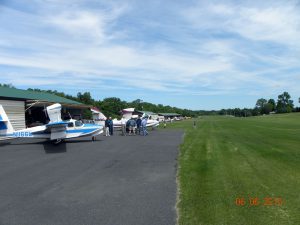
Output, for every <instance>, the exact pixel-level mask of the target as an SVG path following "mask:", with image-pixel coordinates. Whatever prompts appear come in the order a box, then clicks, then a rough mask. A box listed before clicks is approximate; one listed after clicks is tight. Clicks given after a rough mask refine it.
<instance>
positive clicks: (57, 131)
mask: <svg viewBox="0 0 300 225" xmlns="http://www.w3.org/2000/svg"><path fill="white" fill-rule="evenodd" d="M67 126H68V123H67V122H63V121H61V122H54V123H48V124H47V125H46V131H48V132H50V140H57V139H64V138H66V136H67V132H66V131H67Z"/></svg>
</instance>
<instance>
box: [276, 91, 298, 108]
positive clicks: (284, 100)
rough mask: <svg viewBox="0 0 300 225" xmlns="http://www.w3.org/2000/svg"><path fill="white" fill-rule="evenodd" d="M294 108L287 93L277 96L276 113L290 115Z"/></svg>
mask: <svg viewBox="0 0 300 225" xmlns="http://www.w3.org/2000/svg"><path fill="white" fill-rule="evenodd" d="M293 108H294V104H293V100H291V96H290V94H289V93H288V92H286V91H285V92H283V93H282V94H281V95H278V100H277V107H276V110H277V112H278V113H290V112H292V110H293Z"/></svg>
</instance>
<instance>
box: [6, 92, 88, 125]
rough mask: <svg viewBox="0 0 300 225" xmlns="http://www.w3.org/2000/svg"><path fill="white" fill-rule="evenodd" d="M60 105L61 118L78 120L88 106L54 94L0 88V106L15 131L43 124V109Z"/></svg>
mask: <svg viewBox="0 0 300 225" xmlns="http://www.w3.org/2000/svg"><path fill="white" fill-rule="evenodd" d="M54 103H60V104H61V105H62V118H64V119H68V118H66V117H70V116H71V117H72V118H77V119H78V118H80V117H81V115H82V114H83V110H84V109H88V108H90V106H87V105H84V104H82V103H79V102H76V101H72V100H70V99H67V98H63V97H60V96H57V95H54V94H50V93H46V92H37V91H27V90H21V89H17V88H8V87H0V104H1V105H2V106H3V108H4V110H5V112H6V114H7V116H8V118H9V119H10V121H11V123H12V126H13V127H14V129H15V130H19V129H24V128H26V127H31V126H36V125H41V124H45V123H47V122H48V117H47V115H46V113H45V110H44V109H45V107H47V106H49V105H51V104H54Z"/></svg>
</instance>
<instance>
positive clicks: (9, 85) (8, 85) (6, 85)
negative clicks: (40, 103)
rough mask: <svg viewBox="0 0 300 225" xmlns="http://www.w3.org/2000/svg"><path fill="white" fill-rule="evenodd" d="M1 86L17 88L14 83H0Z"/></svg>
mask: <svg viewBox="0 0 300 225" xmlns="http://www.w3.org/2000/svg"><path fill="white" fill-rule="evenodd" d="M0 87H7V88H15V86H13V85H12V84H0Z"/></svg>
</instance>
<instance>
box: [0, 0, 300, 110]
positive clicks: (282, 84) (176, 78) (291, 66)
mask: <svg viewBox="0 0 300 225" xmlns="http://www.w3.org/2000/svg"><path fill="white" fill-rule="evenodd" d="M299 40H300V3H299V1H289V0H283V1H280V0H278V1H276V0H275V1H274V0H272V1H268V0H267V1H255V0H252V1H247V0H244V1H222V0H219V1H213V0H207V1H192V0H187V1H168V0H164V1H162V0H161V1H158V0H151V1H138V0H132V1H129V0H128V1H126V0H122V1H121V0H120V1H116V0H115V1H101V0H31V1H30V4H28V2H27V1H18V0H9V1H8V0H0V74H1V76H0V83H12V84H13V85H14V86H16V87H18V88H29V87H31V88H41V89H55V90H58V91H64V92H65V93H68V94H73V95H76V93H77V92H79V91H80V92H84V91H89V92H91V94H92V96H93V97H94V98H95V99H103V98H105V97H119V98H121V99H123V100H126V101H132V100H135V99H138V98H139V99H142V100H143V101H148V102H152V103H161V104H165V105H167V104H168V105H172V106H177V107H182V108H189V109H221V108H233V107H240V108H243V107H251V108H252V107H254V105H255V102H256V100H257V99H258V98H261V97H264V98H267V99H268V98H274V99H277V96H278V95H279V94H281V93H283V92H284V91H288V92H289V93H290V94H291V96H292V98H293V100H294V102H295V103H296V104H295V105H299V104H298V98H299V97H300V41H299Z"/></svg>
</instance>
